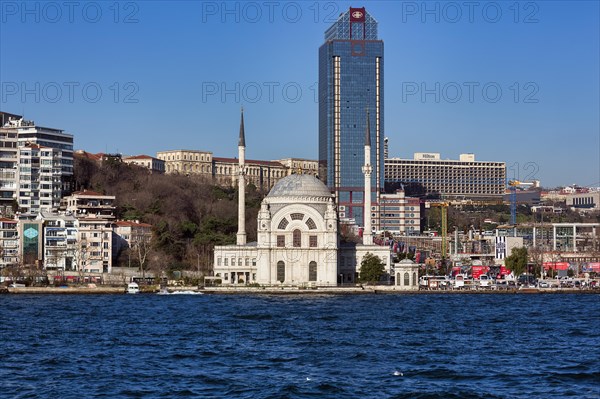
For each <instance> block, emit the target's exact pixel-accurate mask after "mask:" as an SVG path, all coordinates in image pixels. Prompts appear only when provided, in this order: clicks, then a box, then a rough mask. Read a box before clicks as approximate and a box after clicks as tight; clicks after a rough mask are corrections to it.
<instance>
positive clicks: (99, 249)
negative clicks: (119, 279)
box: [76, 215, 112, 273]
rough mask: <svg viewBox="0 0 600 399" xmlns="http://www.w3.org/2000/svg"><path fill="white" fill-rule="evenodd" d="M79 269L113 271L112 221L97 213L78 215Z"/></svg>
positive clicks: (93, 271)
mask: <svg viewBox="0 0 600 399" xmlns="http://www.w3.org/2000/svg"><path fill="white" fill-rule="evenodd" d="M78 222H79V228H78V231H77V241H78V248H77V257H76V263H77V269H78V270H81V271H83V272H86V273H110V272H111V271H112V222H111V221H109V220H107V219H105V218H103V217H101V216H96V215H89V216H83V215H80V216H79V217H78Z"/></svg>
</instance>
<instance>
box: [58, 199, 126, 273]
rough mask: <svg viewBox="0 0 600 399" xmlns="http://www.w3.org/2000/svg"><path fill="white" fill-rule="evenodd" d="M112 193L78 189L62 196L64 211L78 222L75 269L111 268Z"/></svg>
mask: <svg viewBox="0 0 600 399" xmlns="http://www.w3.org/2000/svg"><path fill="white" fill-rule="evenodd" d="M114 201H115V196H114V195H104V194H100V193H97V192H95V191H89V190H84V191H78V192H75V193H73V194H72V195H70V196H69V197H66V198H65V199H64V204H65V208H66V212H67V214H71V215H73V216H74V217H75V218H76V219H77V222H78V229H77V242H78V244H77V251H76V258H75V260H74V261H75V264H76V265H77V270H80V271H83V272H86V273H110V272H111V271H112V254H113V250H112V242H113V238H112V235H113V229H112V224H113V222H114V219H115V214H114V212H115V206H114Z"/></svg>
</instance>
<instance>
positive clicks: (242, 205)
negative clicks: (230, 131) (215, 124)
mask: <svg viewBox="0 0 600 399" xmlns="http://www.w3.org/2000/svg"><path fill="white" fill-rule="evenodd" d="M241 114H242V116H241V120H240V138H239V140H238V194H239V195H238V231H237V245H246V165H245V163H246V135H245V132H244V108H243V107H242V110H241Z"/></svg>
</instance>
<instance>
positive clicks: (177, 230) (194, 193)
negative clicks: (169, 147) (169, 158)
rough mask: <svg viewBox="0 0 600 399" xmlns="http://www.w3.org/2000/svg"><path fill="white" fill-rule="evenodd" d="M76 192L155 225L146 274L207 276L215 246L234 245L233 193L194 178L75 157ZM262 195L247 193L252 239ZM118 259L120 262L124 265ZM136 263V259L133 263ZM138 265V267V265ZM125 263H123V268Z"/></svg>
mask: <svg viewBox="0 0 600 399" xmlns="http://www.w3.org/2000/svg"><path fill="white" fill-rule="evenodd" d="M74 170H75V172H74V173H75V176H74V181H75V187H76V189H77V190H83V189H88V190H93V191H97V192H100V193H102V194H106V195H114V196H115V197H116V199H115V206H116V217H117V218H118V219H124V220H138V221H140V222H144V223H149V224H151V225H152V226H153V235H152V240H151V243H150V247H151V248H150V249H151V251H149V252H148V255H147V258H146V262H147V264H146V266H145V267H146V268H147V269H148V270H156V269H160V270H162V269H165V268H166V270H167V271H168V269H169V268H171V269H172V268H177V269H193V270H198V269H200V270H201V271H206V270H207V269H208V268H209V267H210V265H211V263H212V249H213V247H214V245H223V244H232V243H234V242H235V234H236V232H237V190H235V189H234V188H231V187H220V186H217V185H214V184H213V182H212V181H211V180H207V179H205V178H202V177H198V176H183V175H172V174H170V175H161V174H150V173H149V172H148V170H146V169H144V168H140V167H137V166H134V165H128V164H124V163H121V162H117V161H109V162H107V161H105V162H103V163H102V164H96V163H95V162H94V161H91V160H88V159H87V158H82V157H76V158H75V167H74ZM262 197H263V194H262V193H260V192H258V191H257V190H256V187H254V186H253V185H249V186H248V187H247V189H246V231H247V234H248V241H252V240H256V216H257V214H258V209H259V207H260V202H261V200H262ZM125 259H126V257H123V256H121V257H120V258H119V262H121V263H124V261H125ZM136 261H137V259H136ZM136 263H137V262H136ZM125 265H126V264H122V266H125Z"/></svg>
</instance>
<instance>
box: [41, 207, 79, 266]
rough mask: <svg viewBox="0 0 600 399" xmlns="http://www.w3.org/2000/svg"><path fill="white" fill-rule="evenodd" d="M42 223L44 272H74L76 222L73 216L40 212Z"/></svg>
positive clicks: (76, 249) (76, 250)
mask: <svg viewBox="0 0 600 399" xmlns="http://www.w3.org/2000/svg"><path fill="white" fill-rule="evenodd" d="M38 219H39V220H42V221H43V232H44V235H43V246H44V247H43V261H44V268H45V269H46V270H60V271H72V270H76V266H77V265H76V263H75V260H76V259H77V256H78V250H79V248H78V245H77V230H78V225H79V223H78V220H77V219H76V218H75V217H74V216H73V215H67V214H57V213H46V212H40V213H39V215H38Z"/></svg>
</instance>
